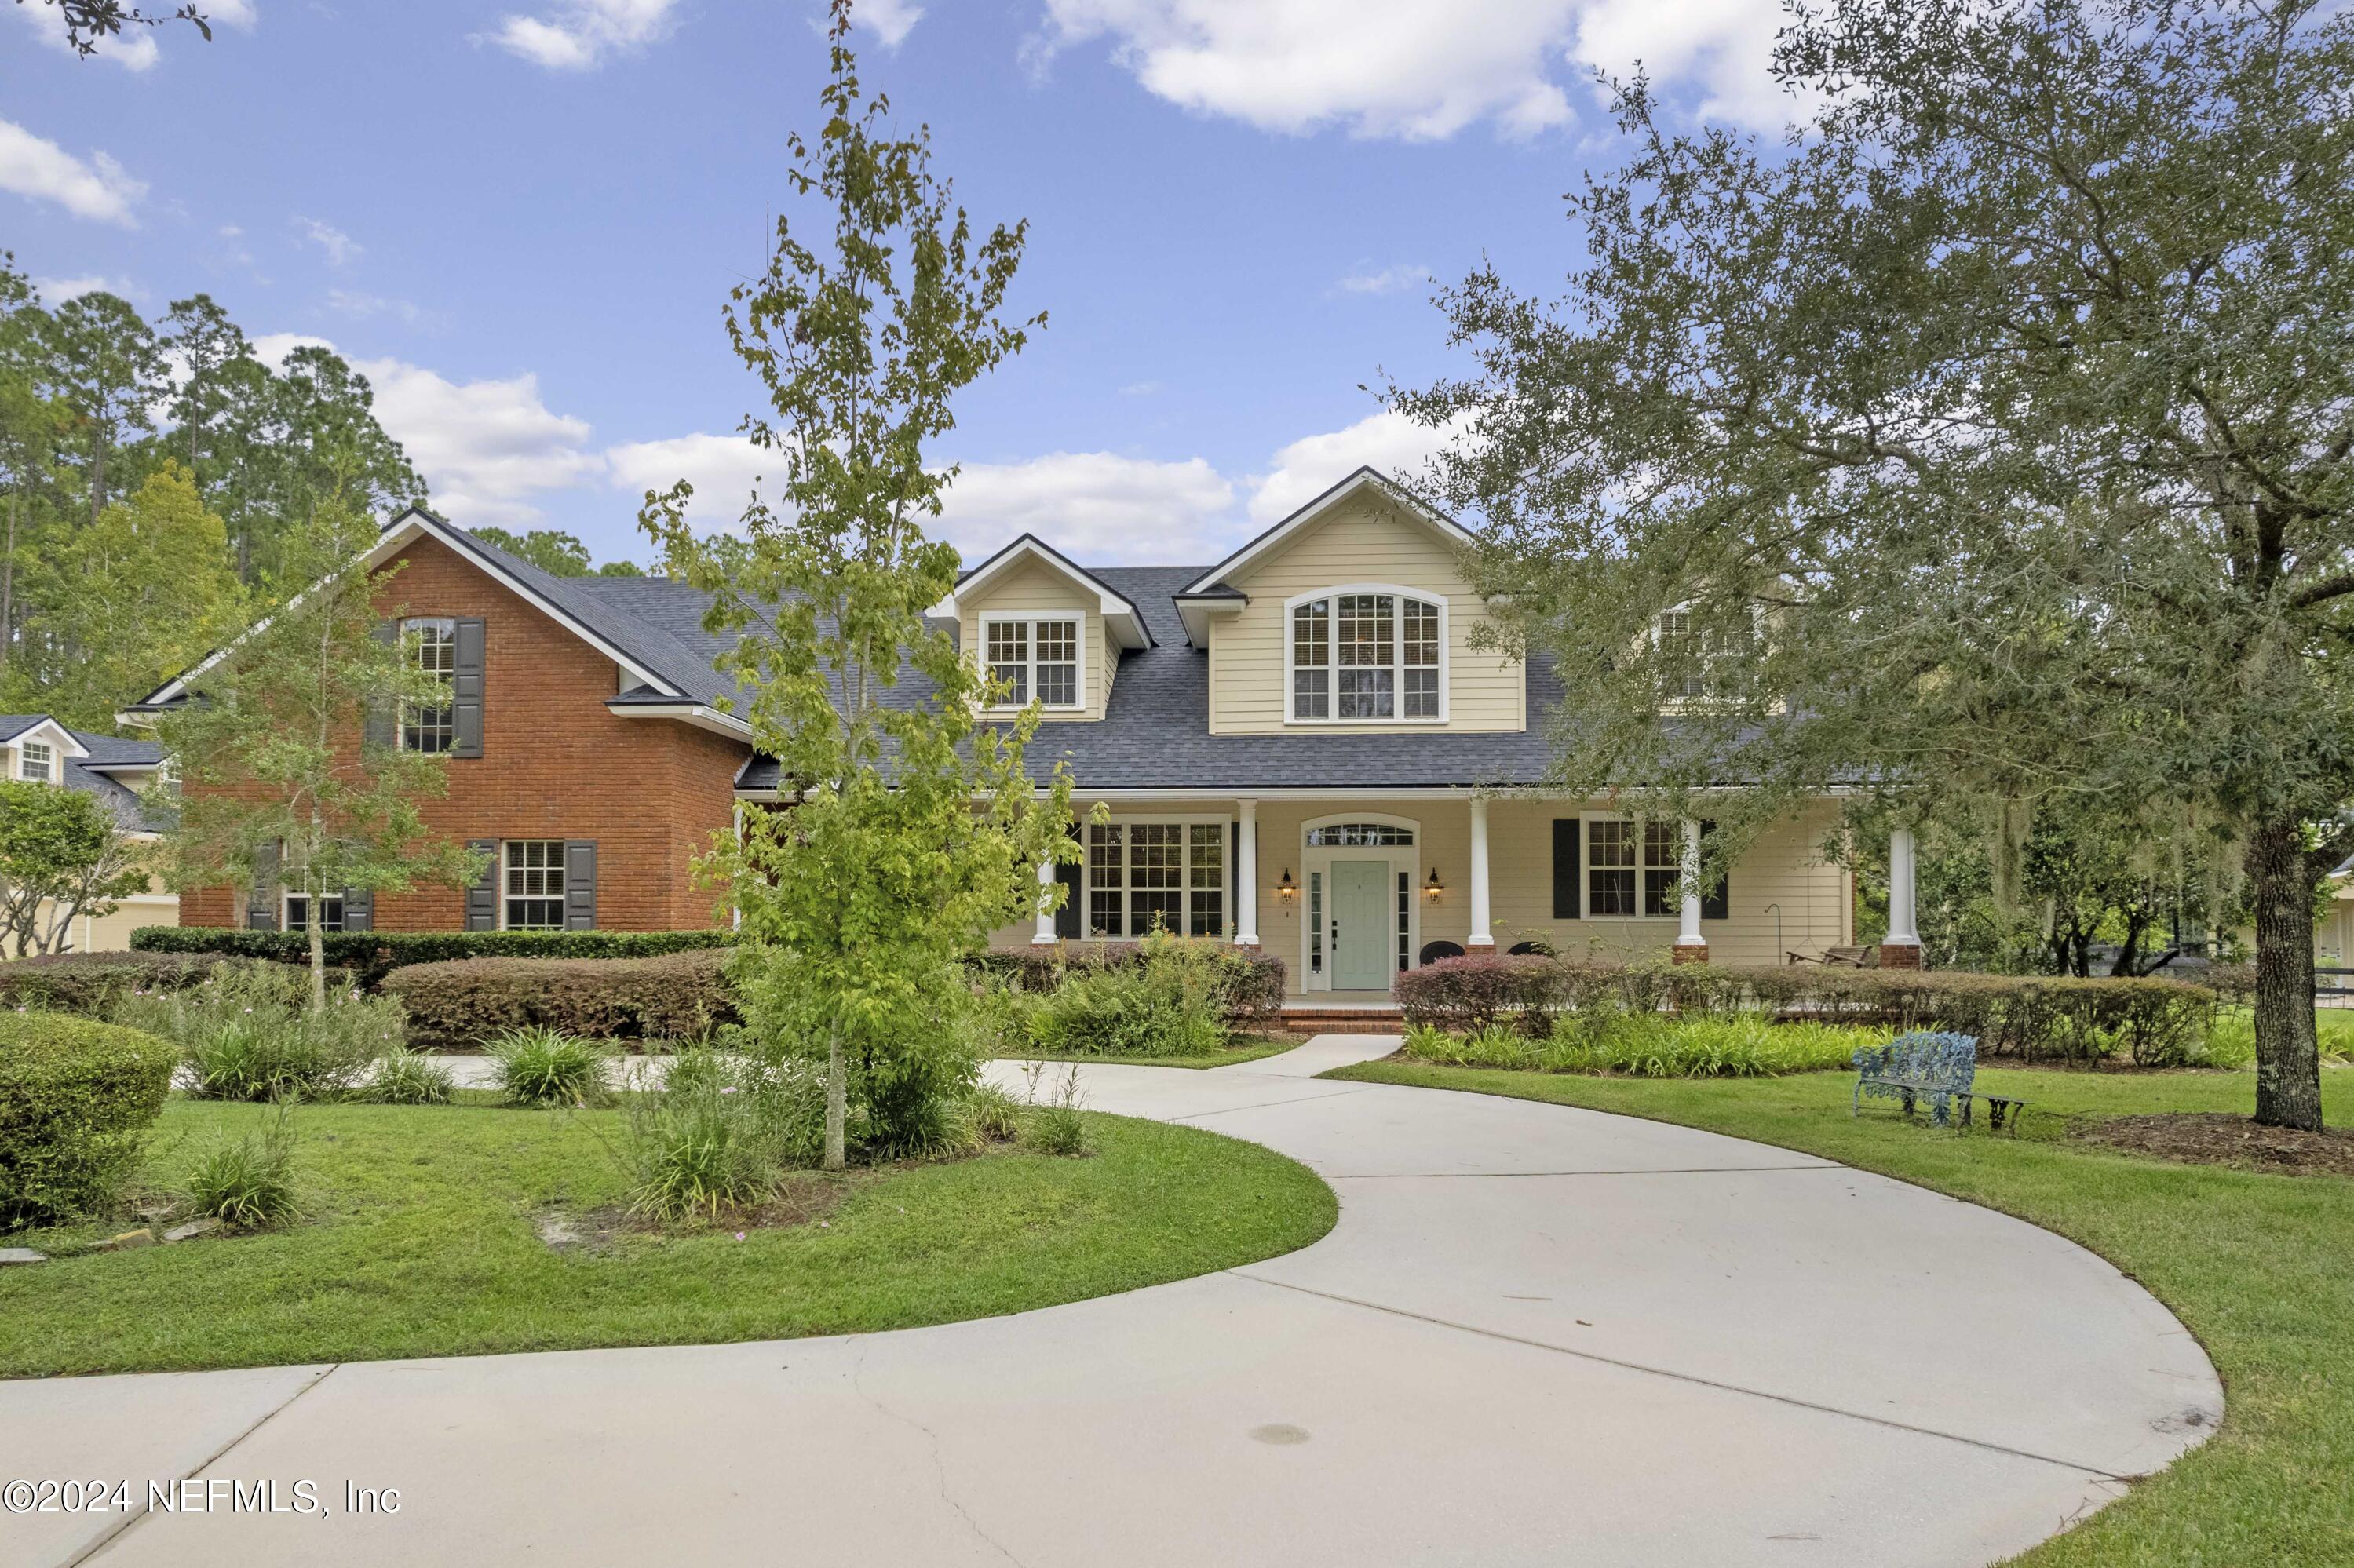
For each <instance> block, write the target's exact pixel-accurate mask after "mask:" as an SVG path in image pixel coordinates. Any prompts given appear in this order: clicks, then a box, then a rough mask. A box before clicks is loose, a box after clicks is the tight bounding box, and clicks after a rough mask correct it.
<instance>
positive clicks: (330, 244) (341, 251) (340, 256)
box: [294, 213, 366, 267]
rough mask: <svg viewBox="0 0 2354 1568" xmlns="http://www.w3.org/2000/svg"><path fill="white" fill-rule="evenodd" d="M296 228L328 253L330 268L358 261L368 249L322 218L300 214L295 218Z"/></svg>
mask: <svg viewBox="0 0 2354 1568" xmlns="http://www.w3.org/2000/svg"><path fill="white" fill-rule="evenodd" d="M294 227H295V228H296V229H298V230H300V231H301V233H302V238H305V239H308V240H309V241H310V242H311V243H312V244H313V245H316V246H317V247H318V248H319V249H321V250H323V251H324V252H326V256H327V265H328V266H330V267H341V266H343V265H345V263H346V262H349V261H352V260H355V259H357V258H358V257H359V255H360V254H361V252H362V251H364V250H365V249H366V247H365V246H363V245H362V244H361V243H360V242H359V241H358V240H356V239H354V238H352V237H351V236H350V235H348V234H345V232H344V231H343V230H342V229H340V228H336V227H335V226H334V224H332V223H328V222H326V221H325V220H323V219H322V218H316V217H302V215H301V214H299V213H298V214H296V215H295V217H294Z"/></svg>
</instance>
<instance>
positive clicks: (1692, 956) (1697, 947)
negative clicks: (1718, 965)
mask: <svg viewBox="0 0 2354 1568" xmlns="http://www.w3.org/2000/svg"><path fill="white" fill-rule="evenodd" d="M1670 957H1671V959H1672V960H1673V961H1674V962H1676V963H1679V964H1704V963H1706V962H1708V944H1707V943H1706V942H1678V943H1677V944H1676V945H1675V947H1674V948H1673V949H1672V952H1671V954H1670Z"/></svg>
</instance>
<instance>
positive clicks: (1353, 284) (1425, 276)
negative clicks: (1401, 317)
mask: <svg viewBox="0 0 2354 1568" xmlns="http://www.w3.org/2000/svg"><path fill="white" fill-rule="evenodd" d="M1435 276H1436V274H1434V273H1433V272H1432V271H1431V270H1430V269H1429V268H1427V267H1425V266H1422V265H1420V264H1419V263H1409V264H1407V265H1405V266H1400V267H1384V268H1382V269H1381V270H1379V271H1374V272H1353V273H1351V274H1350V275H1349V276H1348V277H1346V278H1343V279H1341V281H1339V282H1338V283H1336V284H1334V285H1333V287H1334V288H1336V289H1339V290H1340V291H1341V292H1342V293H1344V294H1394V293H1396V292H1397V291H1399V290H1401V289H1412V288H1418V287H1420V286H1421V285H1423V284H1425V283H1428V282H1431V281H1434V278H1435Z"/></svg>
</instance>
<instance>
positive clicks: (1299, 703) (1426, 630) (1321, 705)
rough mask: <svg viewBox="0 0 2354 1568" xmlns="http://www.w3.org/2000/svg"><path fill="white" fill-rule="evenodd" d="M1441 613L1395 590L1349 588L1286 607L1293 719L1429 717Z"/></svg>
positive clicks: (1435, 707)
mask: <svg viewBox="0 0 2354 1568" xmlns="http://www.w3.org/2000/svg"><path fill="white" fill-rule="evenodd" d="M1443 616H1444V611H1443V610H1442V609H1441V608H1440V607H1439V605H1438V603H1437V600H1435V599H1421V598H1418V597H1416V596H1415V595H1413V594H1409V593H1405V592H1402V591H1398V590H1369V589H1352V590H1349V591H1346V592H1337V593H1332V594H1329V595H1326V596H1324V597H1322V598H1319V599H1303V600H1301V601H1300V602H1299V603H1297V604H1294V605H1293V606H1292V607H1291V716H1292V718H1293V720H1294V721H1301V720H1305V721H1309V722H1314V721H1317V720H1325V721H1343V722H1345V721H1350V720H1355V721H1358V722H1363V721H1365V720H1369V719H1437V718H1443V717H1445V716H1446V715H1445V712H1444V709H1443V707H1442V703H1443V701H1444V696H1443V693H1444V682H1443V681H1442V680H1441V677H1440V671H1439V658H1440V650H1441V649H1442V648H1443V647H1444V646H1445V642H1446V636H1445V628H1444V625H1443V624H1442V622H1443Z"/></svg>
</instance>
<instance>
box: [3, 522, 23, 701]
mask: <svg viewBox="0 0 2354 1568" xmlns="http://www.w3.org/2000/svg"><path fill="white" fill-rule="evenodd" d="M23 505H24V502H23V500H22V499H20V498H19V497H17V496H14V495H12V496H10V497H9V498H8V545H7V547H6V548H5V549H0V670H5V669H6V668H7V667H8V651H9V650H10V649H12V648H14V647H15V646H16V639H15V638H14V637H13V636H11V635H10V634H9V633H10V630H11V629H12V628H13V627H15V625H16V513H17V511H18V509H19V508H21V507H22V506H23Z"/></svg>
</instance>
